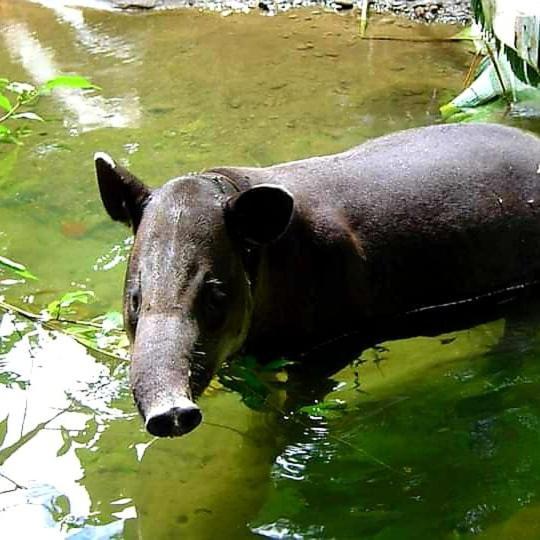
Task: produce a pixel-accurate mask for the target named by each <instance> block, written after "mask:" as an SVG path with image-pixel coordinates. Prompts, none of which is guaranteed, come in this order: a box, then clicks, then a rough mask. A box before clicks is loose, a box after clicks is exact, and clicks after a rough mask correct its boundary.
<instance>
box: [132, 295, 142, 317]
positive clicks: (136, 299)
mask: <svg viewBox="0 0 540 540" xmlns="http://www.w3.org/2000/svg"><path fill="white" fill-rule="evenodd" d="M129 307H130V311H131V313H132V314H133V315H134V316H137V315H139V310H140V309H141V291H140V290H139V289H135V290H133V291H131V294H130V297H129Z"/></svg>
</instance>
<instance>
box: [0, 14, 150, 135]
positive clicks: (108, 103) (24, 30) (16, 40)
mask: <svg viewBox="0 0 540 540" xmlns="http://www.w3.org/2000/svg"><path fill="white" fill-rule="evenodd" d="M60 13H61V14H62V16H63V18H64V19H66V18H67V17H68V15H69V21H70V22H72V23H73V22H75V24H74V28H75V30H76V31H77V36H78V37H79V39H80V40H81V41H82V42H83V43H84V44H85V45H86V46H89V47H90V48H93V49H96V44H99V47H98V48H97V50H96V52H97V53H99V52H100V51H102V50H105V51H108V52H111V51H114V55H116V56H120V57H123V58H124V59H126V58H130V49H129V48H126V47H125V46H124V47H119V46H118V45H119V44H118V43H116V42H115V40H113V41H112V42H110V43H107V40H106V36H99V35H97V34H95V33H93V32H90V31H89V30H88V29H87V27H86V25H85V24H84V20H81V19H79V18H78V17H76V18H75V21H74V17H73V16H74V15H77V13H80V12H76V11H74V10H68V11H67V12H66V10H60ZM0 34H1V35H2V36H3V38H4V41H5V46H6V48H7V50H8V51H9V53H10V55H11V57H12V60H13V61H14V62H18V63H20V64H21V65H22V66H23V67H24V69H25V70H26V71H27V73H28V74H29V76H30V77H31V79H32V81H33V82H34V83H36V84H43V83H44V82H46V81H47V80H50V79H53V78H54V77H57V76H58V75H60V74H61V73H62V71H61V68H60V67H59V65H58V63H57V62H56V61H55V54H54V52H53V51H52V50H50V49H48V48H45V47H44V46H43V45H41V43H40V41H39V39H38V38H36V37H34V35H33V34H32V32H31V31H30V29H29V28H28V26H27V24H26V23H24V22H13V21H3V22H2V23H0ZM104 38H105V39H104ZM53 95H54V97H55V98H56V99H59V100H60V101H61V102H62V105H63V107H64V108H65V109H67V110H68V111H70V113H71V114H72V115H73V116H74V118H73V119H70V120H69V121H66V122H68V123H69V126H68V127H70V131H71V133H72V134H74V133H77V132H79V131H82V132H84V131H88V130H91V129H97V128H100V127H116V128H122V127H136V126H137V125H138V124H139V122H140V119H141V110H140V105H139V98H138V96H137V95H136V94H135V93H131V94H128V95H124V96H122V97H116V98H111V99H106V98H104V97H103V96H88V95H85V94H83V93H81V92H80V91H75V90H69V89H57V90H56V91H55V92H54V94H53Z"/></svg>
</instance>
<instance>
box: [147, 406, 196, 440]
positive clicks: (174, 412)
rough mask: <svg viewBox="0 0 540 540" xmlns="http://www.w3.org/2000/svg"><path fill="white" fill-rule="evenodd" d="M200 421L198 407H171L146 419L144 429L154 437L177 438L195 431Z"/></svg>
mask: <svg viewBox="0 0 540 540" xmlns="http://www.w3.org/2000/svg"><path fill="white" fill-rule="evenodd" d="M201 420H202V414H201V410H200V409H199V407H197V406H196V405H193V406H191V407H173V408H171V409H169V410H166V411H164V412H160V413H159V414H155V415H153V416H152V415H151V416H149V417H148V418H147V419H146V429H147V430H148V432H149V433H151V434H152V435H155V436H156V437H178V436H179V435H184V434H186V433H189V432H190V431H192V430H193V429H195V428H196V427H197V426H198V425H199V424H200V423H201Z"/></svg>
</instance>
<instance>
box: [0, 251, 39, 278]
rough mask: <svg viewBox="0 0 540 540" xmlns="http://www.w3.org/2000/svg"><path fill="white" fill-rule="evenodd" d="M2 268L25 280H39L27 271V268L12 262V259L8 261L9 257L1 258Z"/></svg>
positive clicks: (0, 265) (0, 266) (0, 264)
mask: <svg viewBox="0 0 540 540" xmlns="http://www.w3.org/2000/svg"><path fill="white" fill-rule="evenodd" d="M0 268H5V269H7V270H10V271H11V272H13V273H14V274H17V275H18V276H20V277H22V278H25V279H37V277H36V276H34V274H32V273H31V272H29V271H28V270H27V269H26V266H24V265H22V264H20V263H18V262H15V261H12V260H11V259H8V258H7V257H2V256H0Z"/></svg>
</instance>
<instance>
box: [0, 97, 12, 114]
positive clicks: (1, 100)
mask: <svg viewBox="0 0 540 540" xmlns="http://www.w3.org/2000/svg"><path fill="white" fill-rule="evenodd" d="M0 107H2V109H5V110H6V111H11V109H12V106H11V103H10V101H9V99H8V98H7V97H6V96H4V94H0Z"/></svg>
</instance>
